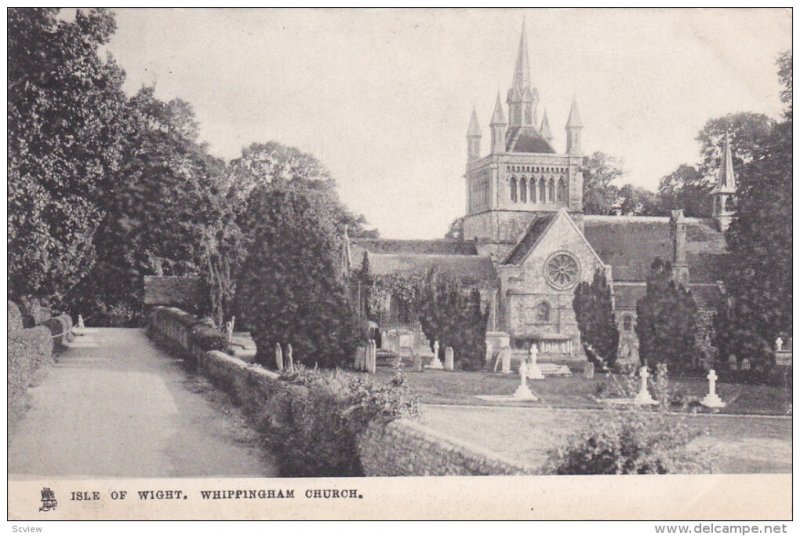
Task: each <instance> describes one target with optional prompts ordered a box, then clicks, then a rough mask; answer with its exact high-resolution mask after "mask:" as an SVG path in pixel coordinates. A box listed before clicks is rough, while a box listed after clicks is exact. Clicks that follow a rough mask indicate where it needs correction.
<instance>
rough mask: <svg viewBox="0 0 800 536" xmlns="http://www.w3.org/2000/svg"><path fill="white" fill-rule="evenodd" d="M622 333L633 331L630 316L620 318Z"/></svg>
mask: <svg viewBox="0 0 800 536" xmlns="http://www.w3.org/2000/svg"><path fill="white" fill-rule="evenodd" d="M622 331H633V317H632V316H631V315H625V316H623V317H622Z"/></svg>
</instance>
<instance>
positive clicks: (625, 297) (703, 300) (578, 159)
mask: <svg viewBox="0 0 800 536" xmlns="http://www.w3.org/2000/svg"><path fill="white" fill-rule="evenodd" d="M504 104H505V105H504ZM539 104H540V103H539V92H538V90H537V88H536V87H535V85H534V83H533V80H532V78H531V72H530V66H529V60H528V45H527V38H526V32H525V26H524V23H523V28H522V35H521V37H520V41H519V49H518V51H517V58H516V64H515V69H514V73H513V79H512V83H511V88H510V89H509V90H508V92H507V93H506V95H505V103H503V101H502V100H501V96H500V95H499V94H498V95H497V98H496V102H495V108H494V113H493V114H492V117H491V119H490V120H489V135H490V139H489V152H488V154H483V155H482V154H481V139H482V137H483V131H482V129H481V127H480V123H479V119H478V117H477V115H476V113H475V111H474V110H473V112H472V116H471V119H470V122H469V127H468V129H467V136H466V138H467V140H466V141H467V144H466V172H465V174H464V179H465V181H466V213H465V215H464V216H463V233H462V236H461V238H460V239H459V240H382V239H352V240H349V239H348V243H347V245H346V251H347V255H348V257H349V259H348V260H347V261H346V264H347V265H349V266H353V267H357V266H360V264H361V262H362V260H363V257H364V256H367V257H368V262H369V266H370V271H371V272H372V273H375V274H379V275H384V276H386V275H390V274H397V275H402V274H414V273H415V274H424V273H426V272H427V271H428V270H429V269H430V268H431V267H433V266H436V267H437V269H438V270H439V271H440V273H443V274H449V275H452V276H454V277H457V278H458V279H459V280H460V281H461V282H462V283H463V284H464V285H465V286H471V287H476V288H478V289H479V290H480V292H481V297H482V301H483V303H484V306H485V307H486V308H487V309H488V312H489V315H488V316H489V320H488V322H489V325H488V330H489V333H488V335H487V339H488V340H489V342H490V343H491V345H492V347H493V348H494V349H495V350H497V349H499V348H500V347H501V346H505V345H508V346H510V347H511V348H513V349H516V350H519V351H524V350H527V349H528V348H530V346H531V345H532V344H536V345H537V347H538V349H539V352H540V355H541V356H542V357H543V358H547V357H550V358H554V359H576V360H577V359H585V354H584V352H583V348H582V346H581V343H580V333H579V330H578V327H577V323H576V320H575V314H574V311H573V309H572V299H573V294H574V290H575V287H576V286H577V285H578V283H579V282H581V281H591V280H592V278H593V276H594V273H595V271H596V270H598V269H601V270H603V271H604V272H605V275H606V278H607V280H608V281H609V284H610V285H611V287H612V289H613V302H614V309H615V317H616V319H617V322H618V326H619V331H620V345H619V354H620V355H619V359H620V360H621V361H629V362H638V360H639V355H638V340H637V337H636V334H635V331H634V327H635V325H636V302H637V300H639V299H640V298H641V297H642V296H644V294H645V290H646V280H647V276H648V273H649V270H650V265H651V264H652V262H653V260H654V259H655V258H656V257H661V258H662V259H665V260H670V261H671V262H672V264H673V270H674V277H675V279H676V281H678V282H680V283H682V284H683V285H684V286H686V287H687V288H688V289H690V291H691V293H692V295H693V297H694V299H695V301H696V302H697V304H698V308H699V311H700V315H699V316H700V322H701V323H702V324H703V326H701V329H699V330H698V337H709V336H710V324H711V320H712V317H713V314H714V312H715V309H716V304H717V302H718V300H719V299H720V297H721V294H722V292H723V288H722V285H721V282H720V281H719V279H720V277H719V274H720V273H721V271H720V268H721V262H722V261H723V259H724V255H725V253H726V246H725V237H724V234H723V232H724V230H725V229H726V227H727V226H728V224H729V223H730V221H731V217H732V211H733V209H734V208H733V202H732V199H733V196H734V194H735V191H736V185H735V177H734V174H733V165H732V159H731V151H730V145H729V142H728V139H727V138H726V140H725V146H724V147H723V160H722V164H721V167H720V171H719V174H718V180H717V185H716V187H715V188H714V190H713V192H712V197H713V200H714V204H713V217H712V218H687V217H684V215H683V212H682V211H680V210H676V211H672V214H671V216H670V217H638V216H611V215H609V216H597V215H588V214H584V213H583V176H582V168H583V160H584V155H583V152H582V148H581V136H582V131H583V128H584V124H583V122H582V120H581V116H580V112H579V110H578V103H577V100H576V99H575V98H573V100H572V104H571V108H570V110H569V117H568V120H567V122H566V125H565V126H564V128H565V130H566V147H565V148H564V151H563V152H558V151H557V149H556V148H555V147H554V145H553V135H552V131H551V127H550V124H549V121H548V118H547V114H546V112H545V113H543V114H542V115H541V117H540V116H539ZM387 309H388V310H389V311H390V313H389V314H388V315H386V316H385V318H382V319H380V322H379V324H380V326H378V328H379V329H381V330H386V329H390V328H393V327H398V326H402V325H408V324H410V323H413V320H412V319H409V318H404V315H403V313H402V311H399V310H397V309H398V307H397V304H395V303H394V302H392V301H391V300H390V303H387ZM407 327H408V326H407ZM703 328H705V329H703Z"/></svg>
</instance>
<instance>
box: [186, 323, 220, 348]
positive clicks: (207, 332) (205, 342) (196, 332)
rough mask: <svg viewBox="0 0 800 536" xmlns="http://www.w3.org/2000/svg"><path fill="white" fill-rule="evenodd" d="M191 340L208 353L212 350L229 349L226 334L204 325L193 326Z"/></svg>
mask: <svg viewBox="0 0 800 536" xmlns="http://www.w3.org/2000/svg"><path fill="white" fill-rule="evenodd" d="M191 338H192V343H194V345H195V346H198V347H200V348H201V349H203V350H205V351H206V352H209V351H211V350H219V351H224V350H225V349H226V348H227V347H228V338H227V337H226V336H225V334H224V333H222V332H221V331H219V330H218V329H216V328H214V327H211V326H208V325H206V324H202V323H197V324H195V325H194V326H192V331H191Z"/></svg>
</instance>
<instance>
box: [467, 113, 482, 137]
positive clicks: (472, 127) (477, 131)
mask: <svg viewBox="0 0 800 536" xmlns="http://www.w3.org/2000/svg"><path fill="white" fill-rule="evenodd" d="M480 135H481V127H480V126H479V125H478V114H477V113H476V112H475V107H473V108H472V117H470V119H469V129H468V130H467V136H468V137H472V136H480Z"/></svg>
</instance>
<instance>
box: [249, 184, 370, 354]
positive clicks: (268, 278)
mask: <svg viewBox="0 0 800 536" xmlns="http://www.w3.org/2000/svg"><path fill="white" fill-rule="evenodd" d="M248 205H249V206H250V207H251V209H252V210H254V211H255V212H256V213H257V214H258V215H259V224H258V226H257V227H255V228H254V229H252V230H251V232H252V233H253V238H254V239H253V241H252V242H251V244H250V246H249V255H248V256H247V258H246V260H245V261H244V264H243V266H242V269H241V271H240V274H239V277H238V281H237V285H236V287H237V288H236V299H235V303H236V308H235V309H236V317H237V319H240V320H241V325H243V326H244V327H245V328H247V329H249V330H250V331H251V332H252V334H253V339H254V340H255V342H256V347H257V348H258V353H257V355H256V360H257V362H258V363H260V364H262V365H264V366H270V367H271V366H274V354H273V351H274V348H275V344H276V343H279V344H281V345H282V346H283V348H284V352H285V351H286V345H287V344H291V345H292V348H293V350H294V359H295V361H296V362H301V363H303V364H305V365H307V366H314V365H319V366H320V367H327V368H332V367H337V366H342V365H344V364H346V363H350V362H351V361H352V358H353V352H354V351H355V347H356V344H357V342H358V338H359V336H360V334H359V332H358V326H357V322H356V319H355V315H354V314H352V311H351V308H350V304H349V303H348V302H347V298H346V292H345V287H344V283H345V282H344V281H343V280H342V277H341V273H340V271H339V270H338V266H339V262H338V259H337V253H338V251H339V247H338V246H339V241H338V236H339V235H338V233H337V232H336V231H337V230H336V228H335V227H334V226H333V224H332V223H331V222H330V221H329V220H328V219H326V218H324V217H323V216H322V215H321V214H320V213H318V212H316V211H315V210H314V204H313V202H312V201H309V199H308V198H307V197H306V195H305V194H304V193H302V192H299V191H296V190H281V189H276V188H270V187H269V185H261V186H258V187H257V188H256V189H255V190H253V191H252V192H251V194H250V198H249V200H248Z"/></svg>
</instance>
